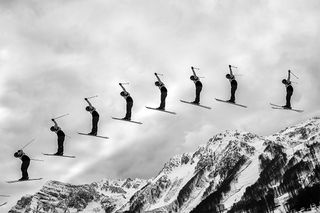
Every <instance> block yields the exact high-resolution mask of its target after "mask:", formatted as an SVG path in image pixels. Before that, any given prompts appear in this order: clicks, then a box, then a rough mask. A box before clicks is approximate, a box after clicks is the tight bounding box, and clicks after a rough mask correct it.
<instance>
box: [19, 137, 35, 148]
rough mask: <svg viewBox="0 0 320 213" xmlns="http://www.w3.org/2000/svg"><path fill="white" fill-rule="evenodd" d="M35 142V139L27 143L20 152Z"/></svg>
mask: <svg viewBox="0 0 320 213" xmlns="http://www.w3.org/2000/svg"><path fill="white" fill-rule="evenodd" d="M34 141H35V138H33V139H32V140H31V141H29V142H28V143H27V144H26V145H24V146H23V147H22V148H21V150H23V149H24V148H26V147H27V146H29V145H30V144H31V143H33V142H34Z"/></svg>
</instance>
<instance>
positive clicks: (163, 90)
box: [154, 73, 168, 110]
mask: <svg viewBox="0 0 320 213" xmlns="http://www.w3.org/2000/svg"><path fill="white" fill-rule="evenodd" d="M154 74H155V76H156V77H157V79H158V81H156V82H155V83H154V84H155V85H156V86H157V87H159V89H160V92H161V97H160V101H161V102H160V106H159V107H158V108H157V109H160V110H165V107H166V97H167V94H168V90H167V88H166V87H165V85H164V83H163V82H162V81H161V80H160V78H159V76H158V74H157V73H154Z"/></svg>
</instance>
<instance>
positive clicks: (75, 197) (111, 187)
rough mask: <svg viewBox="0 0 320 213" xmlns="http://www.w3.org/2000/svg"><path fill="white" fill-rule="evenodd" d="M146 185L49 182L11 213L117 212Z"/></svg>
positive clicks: (24, 198)
mask: <svg viewBox="0 0 320 213" xmlns="http://www.w3.org/2000/svg"><path fill="white" fill-rule="evenodd" d="M146 183H147V181H145V180H140V179H134V180H132V179H126V180H103V181H100V182H94V183H92V184H90V185H89V184H86V185H71V184H64V183H61V182H58V181H49V182H47V183H46V184H45V185H44V186H43V188H42V189H41V190H40V191H39V192H38V193H36V194H35V195H29V196H25V197H23V198H22V199H21V200H19V201H18V203H17V205H16V206H15V207H13V208H12V209H11V210H10V211H9V212H12V213H20V212H65V211H66V212H110V213H111V212H115V211H116V210H117V208H118V207H120V206H122V205H123V204H124V203H125V202H127V201H128V200H129V198H130V197H131V196H132V194H133V193H134V192H135V191H137V190H139V189H140V188H141V187H143V186H144V185H145V184H146Z"/></svg>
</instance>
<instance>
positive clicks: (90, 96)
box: [86, 95, 98, 99]
mask: <svg viewBox="0 0 320 213" xmlns="http://www.w3.org/2000/svg"><path fill="white" fill-rule="evenodd" d="M96 97H98V96H97V95H94V96H90V97H87V98H86V99H91V98H96Z"/></svg>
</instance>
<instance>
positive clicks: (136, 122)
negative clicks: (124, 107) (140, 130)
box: [111, 117, 142, 124]
mask: <svg viewBox="0 0 320 213" xmlns="http://www.w3.org/2000/svg"><path fill="white" fill-rule="evenodd" d="M111 118H112V119H115V120H119V121H127V122H131V123H135V124H142V123H141V122H139V121H132V120H126V119H123V118H115V117H111Z"/></svg>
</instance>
